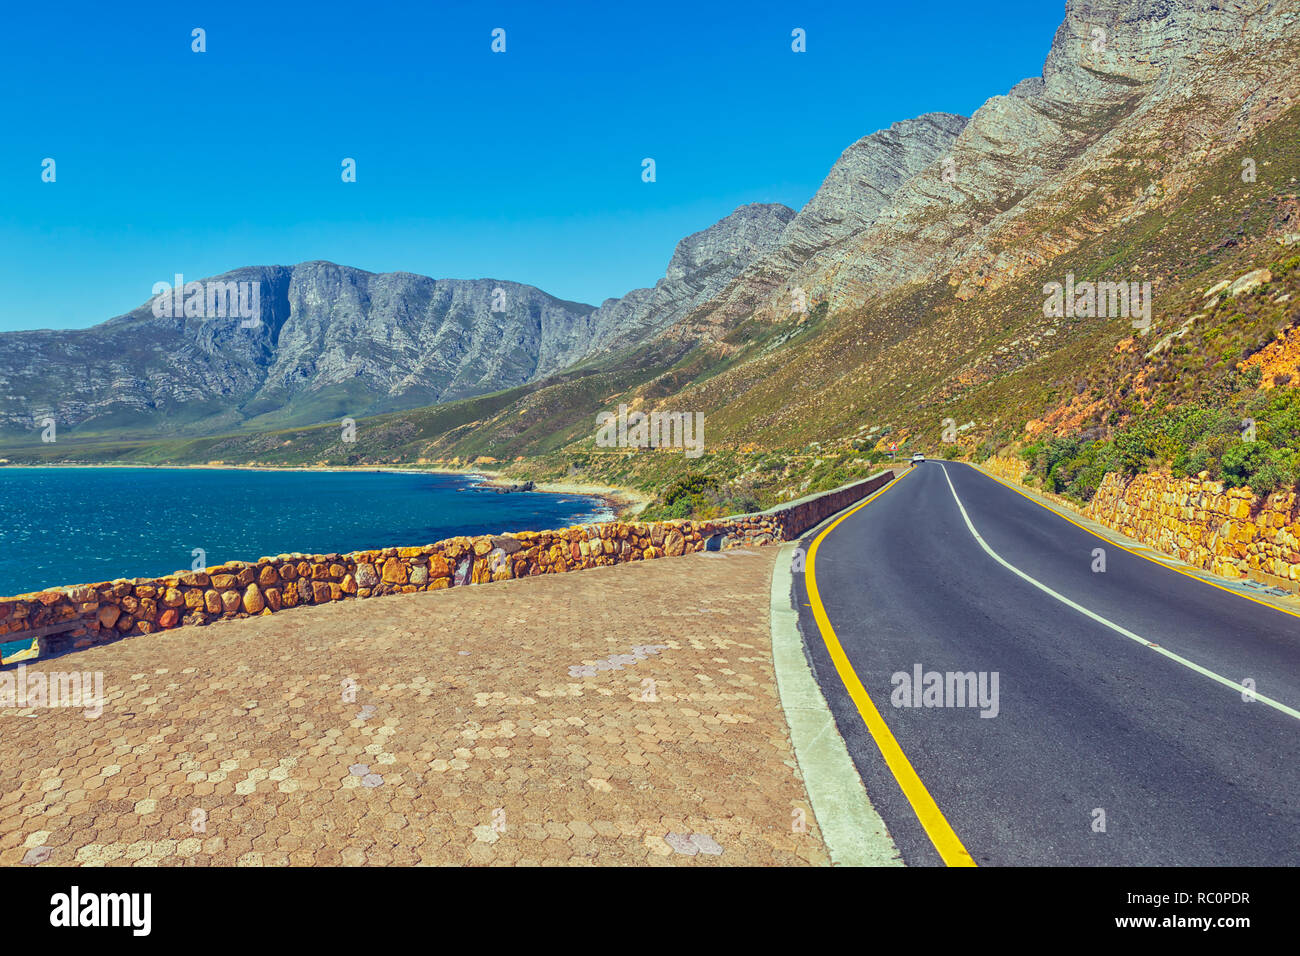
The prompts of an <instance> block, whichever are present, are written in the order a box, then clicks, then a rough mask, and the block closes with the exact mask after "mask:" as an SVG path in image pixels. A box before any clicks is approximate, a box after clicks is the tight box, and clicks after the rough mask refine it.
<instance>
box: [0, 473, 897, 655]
mask: <svg viewBox="0 0 1300 956" xmlns="http://www.w3.org/2000/svg"><path fill="white" fill-rule="evenodd" d="M892 477H893V474H892V472H888V471H886V472H883V473H881V474H879V475H875V476H873V477H872V478H869V479H867V480H865V481H861V482H857V483H855V484H852V485H845V486H844V487H842V488H837V489H835V490H833V491H828V492H825V493H822V494H816V495H810V496H808V497H806V498H801V499H799V500H798V501H793V502H790V503H789V504H785V505H782V506H780V507H777V508H772V509H769V510H768V511H763V512H758V513H756V514H749V515H736V516H733V517H729V518H719V519H716V520H709V521H687V520H682V521H658V522H621V521H611V522H605V523H602V524H590V525H576V526H574V527H571V528H564V529H560V530H557V531H521V532H517V533H514V534H499V535H480V536H478V537H473V538H466V537H459V538H448V539H447V540H445V541H439V542H436V543H434V544H427V545H421V546H417V547H409V548H383V549H379V550H374V551H353V552H350V553H348V554H281V555H278V556H276V557H274V558H270V557H267V558H259V559H258V560H257V561H255V562H244V561H230V562H227V563H226V564H223V565H218V566H215V567H211V568H206V569H205V570H203V571H188V572H187V571H178V572H176V573H175V574H171V575H167V576H166V577H160V578H134V579H118V580H116V581H103V582H100V583H98V584H85V585H77V586H73V587H63V588H54V589H51V590H48V591H41V592H37V593H33V594H24V595H19V596H17V597H12V598H0V643H5V642H9V641H16V640H19V639H23V638H24V637H27V636H31V635H32V634H33V632H39V631H42V630H55V629H57V628H58V626H59V625H60V624H65V623H66V624H71V625H74V626H73V627H71V628H70V629H66V630H61V631H59V632H58V633H50V634H48V635H45V636H42V637H41V640H42V652H43V654H48V653H60V652H63V651H66V650H76V649H79V648H83V647H89V646H91V645H94V644H104V643H108V642H109V641H113V640H116V639H118V638H121V637H125V636H127V635H132V634H151V633H154V632H156V631H162V630H168V629H171V628H174V627H180V626H182V625H187V624H188V625H204V624H210V623H212V622H214V621H219V620H228V619H232V618H243V617H249V616H252V615H256V614H274V613H276V612H279V611H282V610H285V609H286V608H292V607H297V606H298V605H302V604H325V603H328V602H330V601H346V600H353V599H359V598H370V597H378V596H380V595H384V594H407V593H413V592H415V591H436V590H440V589H442V588H451V587H460V586H463V585H467V584H485V583H488V582H491V581H505V580H509V579H511V578H523V577H532V576H534V575H539V574H557V573H561V572H565V571H578V570H582V569H585V568H595V567H604V566H608V565H613V564H620V563H623V562H626V561H644V560H653V559H655V558H661V557H669V556H676V555H682V554H687V553H689V552H692V551H703V550H720V549H723V548H733V547H741V546H744V545H764V544H769V543H771V542H779V541H789V540H793V539H794V538H797V537H798V536H799V535H801V534H803V532H805V531H807V530H808V529H809V528H812V527H814V526H816V525H817V524H819V523H820V522H821V521H822V520H824V519H825V518H827V517H829V516H830V515H832V514H834V513H835V512H837V511H840V510H842V509H844V508H845V507H847V506H848V505H850V504H852V503H853V502H855V501H858V500H860V499H861V498H864V497H866V496H867V495H869V494H871V492H873V491H875V490H876V489H877V488H880V487H882V486H883V485H885V484H886V483H888V481H889V480H890V479H891V478H892Z"/></svg>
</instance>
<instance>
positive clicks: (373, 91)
mask: <svg viewBox="0 0 1300 956" xmlns="http://www.w3.org/2000/svg"><path fill="white" fill-rule="evenodd" d="M1063 14H1064V3H1063V2H1062V0H1038V2H1021V0H1016V2H1008V3H1001V4H996V5H983V4H970V3H967V2H960V3H959V2H955V0H933V2H930V3H926V4H924V5H917V6H916V7H915V8H912V7H911V6H909V5H906V4H898V3H877V2H874V0H855V2H848V0H844V2H823V3H811V4H810V3H766V2H761V0H760V2H745V3H739V2H737V3H727V4H709V3H700V2H696V3H676V2H659V0H656V2H652V3H644V4H637V3H630V4H614V3H565V2H561V0H555V2H546V3H543V2H538V0H534V2H529V3H474V2H463V3H439V2H436V0H434V2H424V3H411V4H393V3H384V2H366V3H332V2H328V0H325V2H313V3H274V2H263V3H257V4H251V3H250V4H244V3H238V2H222V3H184V2H172V3H156V4H155V3H148V2H144V3H133V4H122V5H119V4H105V3H101V2H96V3H93V4H92V3H77V2H74V3H65V4H59V5H58V6H57V7H49V6H48V5H39V4H20V5H16V6H12V7H11V8H10V9H9V10H8V11H6V29H5V30H4V31H0V89H2V90H3V97H4V102H5V111H4V116H3V121H0V330H7V329H25V328H77V327H84V326H88V325H93V324H95V323H96V322H100V321H103V320H104V319H107V318H110V317H111V316H114V315H118V314H121V313H123V312H126V311H128V310H130V309H132V308H134V307H136V306H138V305H140V304H142V303H143V302H145V301H146V300H147V299H148V298H149V295H150V289H151V287H152V285H153V284H154V283H155V282H157V281H169V280H170V279H171V277H172V275H173V274H174V273H177V272H180V273H183V274H185V276H186V277H187V278H189V279H199V278H203V277H205V276H209V275H215V274H218V273H221V272H224V271H226V270H228V269H232V268H236V267H238V266H244V265H263V264H292V263H296V262H302V261H305V260H309V259H330V260H333V261H335V262H341V263H346V264H348V265H353V266H358V267H360V268H363V269H369V270H371V271H375V272H388V271H397V270H404V271H408V272H418V273H423V274H426V275H432V276H435V277H454V278H480V277H486V278H499V279H509V280H514V281H519V282H527V283H531V284H533V285H536V286H539V287H540V288H542V289H544V290H546V291H547V292H549V293H551V294H552V295H556V296H559V297H561V298H567V299H574V300H578V301H584V302H591V303H593V304H598V303H599V302H601V301H602V300H603V299H605V298H607V297H610V296H618V295H622V294H623V293H625V292H627V291H628V290H630V289H632V288H636V287H638V286H643V285H650V284H652V283H653V282H654V281H655V280H656V279H657V278H659V276H661V275H662V273H663V269H664V266H665V265H666V264H667V261H668V258H669V256H670V255H671V254H672V250H673V246H674V245H675V243H676V242H677V240H678V239H680V238H681V237H683V236H685V235H687V234H689V233H691V232H694V231H697V230H699V229H703V228H705V227H707V226H709V225H710V224H711V223H713V222H716V221H717V220H718V219H720V218H722V217H723V216H725V215H726V214H727V213H729V212H731V211H732V210H733V209H735V207H737V206H739V205H741V204H743V203H746V202H782V203H785V204H786V205H789V206H792V207H794V208H796V209H797V208H799V207H800V206H801V205H802V204H803V203H805V202H806V201H807V200H808V198H809V197H810V196H811V195H812V194H813V192H814V191H815V190H816V189H817V187H818V185H819V184H820V182H821V180H822V178H823V177H824V176H825V174H826V172H827V171H828V170H829V168H830V166H831V164H832V163H833V162H834V161H835V159H836V158H837V157H838V156H839V154H840V152H841V151H843V149H844V148H845V147H846V146H848V145H849V144H850V143H852V142H853V141H855V140H856V139H858V138H860V137H861V136H864V135H866V134H868V133H871V132H873V131H875V130H877V129H880V128H882V127H885V126H888V125H889V124H890V123H892V122H895V121H897V120H900V119H906V118H908V117H911V116H915V115H917V114H920V113H925V112H929V111H934V110H942V111H948V112H955V113H962V114H964V115H970V113H971V112H973V111H974V110H975V109H976V108H977V107H978V106H979V105H980V104H981V103H982V102H983V101H984V100H986V99H987V98H988V97H990V96H993V95H996V94H999V93H1005V92H1006V91H1007V90H1008V89H1009V88H1010V87H1011V86H1012V85H1013V84H1014V83H1016V82H1017V81H1018V80H1020V79H1022V78H1024V77H1026V76H1037V75H1038V74H1039V73H1040V71H1041V69H1042V63H1043V58H1044V57H1045V56H1046V54H1047V50H1048V47H1049V46H1050V43H1051V39H1052V35H1053V33H1054V32H1055V30H1056V27H1057V26H1058V25H1059V23H1060V21H1061V20H1062V19H1063ZM195 27H202V28H204V29H205V30H206V31H207V52H206V53H202V54H200V53H194V52H192V51H191V48H190V47H191V30H192V29H193V28H195ZM496 27H501V28H503V29H505V30H506V52H505V53H504V54H494V53H492V52H491V49H490V46H491V42H492V37H491V32H492V30H493V29H494V28H496ZM796 27H799V28H802V29H804V30H805V31H806V34H807V52H806V53H794V52H792V51H791V49H790V44H791V31H792V30H793V29H794V28H796ZM46 157H51V158H53V159H54V160H55V162H56V164H57V165H56V174H57V180H56V182H54V183H43V182H41V163H42V160H43V159H44V158H46ZM344 157H351V158H354V159H355V160H356V162H357V182H355V183H343V182H342V181H341V177H340V171H341V163H342V160H343V159H344ZM645 157H653V158H654V160H655V162H656V167H657V181H656V182H654V183H645V182H642V179H641V161H642V159H643V158H645Z"/></svg>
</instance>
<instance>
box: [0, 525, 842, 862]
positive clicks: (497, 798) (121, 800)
mask: <svg viewBox="0 0 1300 956" xmlns="http://www.w3.org/2000/svg"><path fill="white" fill-rule="evenodd" d="M777 550H778V549H777V548H758V549H753V550H744V551H732V552H725V553H721V554H698V555H691V556H688V557H684V558H671V559H661V560H655V561H647V562H637V563H633V564H628V565H620V566H617V567H611V568H599V569H595V570H591V571H582V572H579V573H573V574H561V575H546V576H542V577H534V578H526V579H523V580H519V581H507V582H502V583H499V584H492V585H484V586H476V587H467V588H455V589H453V590H450V591H439V592H432V593H421V594H410V595H401V596H393V597H384V598H378V599H374V600H367V601H355V602H348V603H346V604H333V605H327V606H321V607H310V608H301V609H297V610H294V611H292V612H290V613H282V614H277V615H274V616H273V617H262V618H256V619H250V620H244V621H231V622H226V623H221V624H215V625H212V626H209V627H206V628H190V627H187V628H182V629H180V630H178V631H173V632H168V633H164V634H155V635H148V636H142V637H134V638H130V639H128V640H125V641H122V642H119V643H117V644H114V645H110V646H107V647H102V648H95V649H92V650H88V651H85V652H82V653H79V654H73V655H69V656H66V657H63V658H59V659H55V660H51V661H46V662H42V663H40V664H37V665H35V667H34V668H33V669H35V670H40V671H42V672H47V673H48V672H52V671H72V670H76V671H102V672H103V675H104V688H105V693H106V696H107V698H108V700H107V704H106V706H105V708H104V711H103V713H102V715H100V716H99V717H98V718H95V719H87V717H86V716H85V715H84V714H83V713H82V712H81V711H72V710H68V709H52V708H42V709H31V710H14V709H4V708H0V865H14V864H22V863H27V864H29V865H31V864H40V863H43V862H48V863H49V864H50V865H75V864H109V865H131V864H136V865H196V864H198V865H202V864H218V865H230V864H242V865H285V864H293V865H313V864H415V863H433V864H465V863H482V864H489V863H497V864H686V865H710V864H713V865H717V864H750V865H797V864H808V863H813V864H826V863H828V862H829V861H828V858H827V854H826V850H825V848H824V845H823V843H822V840H821V836H820V834H819V833H818V830H817V826H816V823H815V820H814V818H813V814H812V812H811V810H810V809H809V805H808V803H807V794H806V791H805V790H804V786H803V784H802V782H801V781H800V778H799V775H798V771H797V769H796V766H797V765H796V763H795V758H794V753H793V751H792V749H791V745H790V739H789V732H788V729H787V725H786V721H785V717H784V715H783V713H782V711H781V705H780V702H779V700H778V697H777V691H776V684H775V679H774V674H773V669H772V651H771V640H770V635H769V630H768V627H769V584H770V581H771V576H772V562H773V561H774V560H775V556H776V553H777Z"/></svg>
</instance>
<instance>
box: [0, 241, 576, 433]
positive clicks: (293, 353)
mask: <svg viewBox="0 0 1300 956" xmlns="http://www.w3.org/2000/svg"><path fill="white" fill-rule="evenodd" d="M168 278H169V279H170V278H171V277H168ZM200 281H202V282H203V283H204V285H205V287H206V286H207V285H209V284H211V283H214V282H223V283H225V282H236V283H237V282H250V283H258V284H259V287H260V295H259V296H258V299H259V304H260V310H259V314H257V315H256V316H255V317H253V318H251V319H245V318H243V317H242V316H232V315H226V316H206V315H205V316H196V317H188V318H187V317H184V316H181V317H175V318H173V317H159V316H157V315H155V314H154V308H153V304H154V300H152V299H151V300H150V302H148V303H146V304H145V305H143V306H141V307H140V308H138V309H135V310H134V311H132V312H130V313H128V314H126V315H123V316H119V317H118V318H115V319H110V320H109V321H108V322H105V323H103V324H101V325H97V326H94V327H92V328H89V329H83V330H69V331H59V332H51V331H44V332H7V333H0V395H3V396H5V397H4V398H3V399H0V430H6V431H20V430H31V429H34V428H38V427H39V422H40V421H41V419H42V418H44V417H46V416H49V417H52V418H54V419H55V422H56V424H57V426H58V427H59V428H61V429H67V430H73V429H75V428H76V427H78V426H81V427H88V428H96V429H98V428H114V427H126V428H130V427H132V426H135V427H141V428H148V429H149V430H150V431H151V432H152V433H156V432H157V431H160V430H162V431H167V430H182V431H187V432H191V433H202V432H204V431H214V430H217V429H221V428H227V427H230V426H232V425H235V424H238V423H239V422H241V421H244V420H247V419H249V418H255V417H257V416H259V415H262V414H266V413H270V414H271V415H272V416H274V417H273V419H272V420H271V422H269V423H270V424H277V423H297V422H313V421H322V420H326V419H329V418H341V417H345V416H348V417H353V418H360V417H361V416H363V415H366V414H373V413H377V412H382V411H389V410H393V409H398V408H410V407H414V406H419V405H427V404H431V403H434V402H439V401H447V400H449V399H454V398H460V397H464V396H467V395H476V394H481V393H484V392H490V391H495V390H498V389H502V388H508V387H511V386H514V385H520V384H523V383H526V382H529V381H532V380H534V379H536V378H539V377H542V376H545V375H548V374H550V373H552V372H554V371H556V370H557V369H559V368H561V367H562V366H563V365H564V364H565V363H566V362H567V361H568V360H569V358H570V357H571V356H572V354H573V353H574V351H575V349H577V348H578V347H579V345H583V344H585V341H586V339H585V319H586V316H587V315H588V314H589V313H590V312H591V311H592V309H591V306H587V305H582V304H579V303H573V302H563V301H561V300H559V299H556V298H554V297H552V296H549V295H547V294H546V293H544V292H542V291H541V290H540V289H535V288H533V287H532V286H526V285H520V284H519V283H514V282H505V281H498V280H493V279H476V280H459V279H430V278H428V277H426V276H418V275H413V274H411V273H405V272H397V273H387V274H382V275H380V274H375V273H370V272H364V271H362V270H360V269H353V268H350V267H347V266H340V265H335V264H334V263H331V262H304V263H301V264H300V265H297V266H267V267H254V268H246V269H237V270H235V271H233V272H229V273H226V274H225V275H222V276H219V277H216V278H215V279H208V280H200Z"/></svg>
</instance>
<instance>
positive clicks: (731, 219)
mask: <svg viewBox="0 0 1300 956" xmlns="http://www.w3.org/2000/svg"><path fill="white" fill-rule="evenodd" d="M794 218H795V213H794V210H793V209H791V208H789V207H788V206H782V205H780V204H779V203H777V204H770V205H764V204H761V203H752V204H750V205H748V206H741V207H740V208H739V209H737V210H736V211H735V212H733V213H732V214H731V215H729V216H727V217H726V218H725V219H722V220H720V221H719V222H717V223H714V224H713V225H712V226H710V227H709V228H708V229H705V230H703V231H701V232H697V233H694V234H693V235H690V236H687V237H686V238H685V239H683V240H682V241H681V242H679V243H678V244H677V248H676V250H675V251H674V252H673V257H672V259H671V260H669V262H668V270H667V272H666V273H665V274H664V277H663V278H662V279H660V280H659V282H658V283H656V284H655V286H654V287H653V288H650V289H635V290H633V291H632V292H629V293H628V294H627V295H625V296H623V297H622V298H621V299H607V300H606V301H605V302H604V303H603V304H602V305H601V306H600V308H599V309H597V310H596V311H595V312H593V313H592V314H591V316H590V317H589V320H588V321H589V325H590V344H589V346H588V347H587V349H586V350H585V352H584V353H583V355H584V356H587V355H594V354H597V353H600V352H603V351H608V350H609V349H611V348H617V347H621V346H627V345H631V344H634V343H636V342H640V341H645V340H646V339H647V338H649V337H651V336H653V335H654V334H655V333H657V332H660V331H662V330H663V329H666V328H668V327H669V326H671V325H673V324H675V323H676V322H678V321H680V320H681V319H683V318H685V317H686V316H687V315H688V314H690V313H691V312H692V311H693V310H695V309H697V308H699V307H700V306H702V305H704V304H705V303H706V302H708V301H709V300H710V299H712V298H713V297H714V296H716V295H717V294H718V293H720V292H722V291H723V289H725V288H726V287H727V285H728V284H729V283H730V282H731V281H732V280H734V279H735V278H736V277H737V276H739V275H741V274H742V272H744V271H745V270H746V268H747V267H749V266H751V264H753V263H754V262H756V261H759V260H761V259H762V258H763V257H764V256H766V255H767V254H769V253H771V252H772V251H773V250H775V249H776V248H777V247H778V245H779V243H780V242H781V241H782V238H783V233H784V230H785V229H786V228H787V226H788V225H789V224H790V223H791V220H793V219H794Z"/></svg>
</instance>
